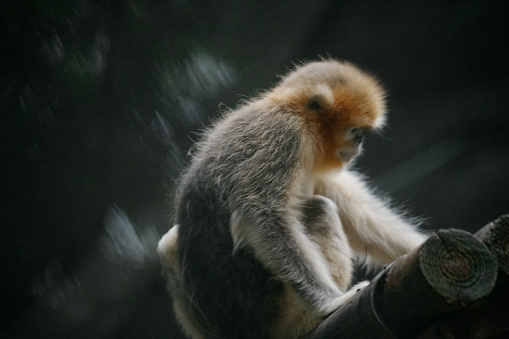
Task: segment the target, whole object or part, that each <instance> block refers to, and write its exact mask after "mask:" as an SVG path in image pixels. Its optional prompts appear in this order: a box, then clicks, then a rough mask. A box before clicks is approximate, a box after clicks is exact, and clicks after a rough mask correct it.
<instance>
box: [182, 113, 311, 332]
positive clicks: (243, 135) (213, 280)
mask: <svg viewBox="0 0 509 339" xmlns="http://www.w3.org/2000/svg"><path fill="white" fill-rule="evenodd" d="M300 124H301V122H300V121H299V119H298V118H296V117H295V116H289V115H288V114H285V113H281V112H278V111H277V110H276V111H273V112H267V111H261V110H260V109H259V108H258V107H257V106H256V105H253V104H251V105H248V106H246V107H244V108H242V109H241V110H240V111H235V112H233V113H231V115H230V116H227V117H226V118H224V119H223V120H221V121H220V122H219V123H217V124H216V125H215V126H214V128H213V129H212V130H210V131H209V132H208V133H207V135H206V138H205V139H204V140H203V141H202V142H201V144H200V145H199V149H198V151H197V153H196V155H195V156H194V157H193V160H192V163H191V165H190V167H189V169H188V171H187V172H186V173H185V174H184V177H183V179H182V181H181V184H180V186H179V188H178V192H177V197H176V201H177V203H176V220H175V223H177V224H179V225H180V227H179V241H178V243H179V257H180V263H181V274H182V281H183V285H184V289H185V291H186V293H187V295H188V296H189V300H188V302H189V303H190V304H189V306H190V309H191V310H192V313H193V314H192V318H194V322H195V323H197V325H198V326H199V327H201V328H202V329H205V331H204V333H205V334H206V335H207V336H210V337H214V336H217V337H229V338H236V337H238V338H249V337H253V338H259V337H268V336H269V333H268V332H267V331H268V329H270V328H271V321H273V320H274V319H276V318H277V316H278V314H279V313H280V312H281V311H282V310H280V309H279V305H278V303H279V300H280V298H281V296H282V294H283V293H284V288H285V287H284V284H283V283H282V282H280V281H279V280H278V279H276V278H275V277H274V276H273V274H271V273H270V272H269V271H268V270H267V269H266V268H265V267H263V265H262V264H261V263H260V262H259V261H258V260H256V259H255V257H254V254H253V253H252V252H251V251H250V250H249V248H247V247H240V248H235V246H234V242H233V240H232V235H231V232H230V218H231V215H232V213H233V211H234V210H236V209H243V208H245V206H246V205H253V206H254V205H256V210H257V211H260V212H259V213H262V214H263V213H265V214H267V215H270V214H277V213H279V212H280V211H281V210H282V209H283V204H282V202H284V200H285V199H286V198H285V197H284V192H286V191H288V189H287V187H285V185H288V180H286V182H284V181H282V180H280V178H284V177H291V176H292V175H293V172H294V170H295V167H296V166H297V163H298V161H299V159H298V158H297V154H299V152H298V148H299V145H300V141H299V139H298V137H297V135H298V130H299V129H301V128H302V126H301V125H300ZM282 164H284V165H282ZM246 210H249V208H246ZM251 217H252V218H254V219H255V218H257V217H260V218H267V216H266V215H259V216H256V215H252V216H251ZM253 227H256V225H253Z"/></svg>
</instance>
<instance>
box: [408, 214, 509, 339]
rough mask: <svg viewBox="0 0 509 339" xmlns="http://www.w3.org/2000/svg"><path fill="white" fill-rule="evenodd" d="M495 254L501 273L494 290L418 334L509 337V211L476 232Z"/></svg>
mask: <svg viewBox="0 0 509 339" xmlns="http://www.w3.org/2000/svg"><path fill="white" fill-rule="evenodd" d="M475 236H476V237H477V238H479V239H480V240H481V241H482V242H483V243H484V244H485V245H486V246H487V248H488V249H489V250H490V251H491V252H492V253H493V254H494V255H495V256H496V258H497V262H498V277H497V281H496V284H495V287H494V289H493V291H492V292H491V293H490V294H489V295H488V296H487V297H485V298H482V299H480V300H479V301H478V302H476V303H474V304H472V305H471V307H469V308H468V309H466V310H464V311H462V312H455V313H452V314H450V315H448V316H447V317H444V318H443V319H441V320H439V321H437V322H436V323H435V324H433V325H432V326H430V327H429V328H428V329H426V330H425V331H423V332H422V333H420V334H419V335H418V336H417V338H462V339H463V338H476V339H483V338H493V337H498V338H509V307H508V306H507V305H508V304H509V215H503V216H501V217H499V218H498V219H496V220H495V221H492V222H490V223H489V224H488V225H486V226H484V227H483V228H481V229H480V230H479V231H477V232H476V233H475Z"/></svg>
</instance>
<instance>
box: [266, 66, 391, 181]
mask: <svg viewBox="0 0 509 339" xmlns="http://www.w3.org/2000/svg"><path fill="white" fill-rule="evenodd" d="M272 93H274V95H275V96H276V97H275V98H276V99H277V100H279V101H280V102H281V101H282V102H283V104H284V105H287V107H288V108H289V111H290V112H291V113H293V114H298V115H300V116H302V117H303V118H304V119H305V121H306V126H309V128H310V130H311V132H312V133H313V137H314V139H315V140H316V145H317V153H318V154H317V155H316V156H315V171H317V172H322V171H327V170H332V169H337V168H340V167H342V166H343V165H344V164H345V163H348V162H349V161H351V160H352V159H353V158H355V157H356V156H357V155H358V154H360V152H361V145H362V141H363V138H364V136H365V134H366V133H367V132H369V131H371V130H374V129H378V128H380V127H382V126H383V124H384V121H385V100H384V97H385V93H384V90H383V89H382V87H381V86H380V85H379V84H378V82H377V80H376V79H375V78H373V77H372V76H371V75H369V74H367V73H364V72H362V71H361V70H359V69H358V68H356V67H355V66H353V65H352V64H349V63H343V62H339V61H336V60H324V61H319V62H312V63H308V64H305V65H303V66H300V67H297V68H296V69H295V70H294V71H293V72H291V73H290V74H288V75H287V76H286V77H284V78H283V79H282V81H281V82H280V84H279V85H278V86H277V87H276V88H275V89H274V91H273V92H272Z"/></svg>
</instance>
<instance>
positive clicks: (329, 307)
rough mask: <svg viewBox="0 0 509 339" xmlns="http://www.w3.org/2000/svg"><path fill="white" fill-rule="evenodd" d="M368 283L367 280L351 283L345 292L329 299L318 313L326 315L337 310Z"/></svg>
mask: <svg viewBox="0 0 509 339" xmlns="http://www.w3.org/2000/svg"><path fill="white" fill-rule="evenodd" d="M369 284H370V282H369V281H367V280H366V281H361V282H359V283H357V284H355V285H353V286H352V287H351V288H350V289H349V290H348V291H347V292H346V293H345V294H343V295H341V296H339V297H337V298H335V299H333V300H331V301H330V302H329V303H327V304H325V305H324V307H322V308H321V310H320V313H321V315H322V316H324V317H327V316H329V315H330V314H331V313H332V312H334V311H335V310H337V309H338V308H339V307H340V306H341V305H344V304H346V303H347V302H348V301H349V300H350V299H351V298H352V297H353V296H354V295H355V294H356V293H357V292H359V291H360V290H362V289H363V288H365V287H366V286H368V285H369Z"/></svg>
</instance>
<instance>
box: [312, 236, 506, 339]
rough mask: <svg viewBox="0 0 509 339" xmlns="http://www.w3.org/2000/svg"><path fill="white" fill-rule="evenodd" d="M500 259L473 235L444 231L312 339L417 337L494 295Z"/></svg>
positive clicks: (395, 266)
mask: <svg viewBox="0 0 509 339" xmlns="http://www.w3.org/2000/svg"><path fill="white" fill-rule="evenodd" d="M497 270H498V268H497V259H496V257H495V255H494V254H493V253H492V252H491V251H490V250H488V248H487V247H486V245H484V244H483V243H482V242H481V241H479V240H478V239H477V238H476V237H474V236H473V235H471V234H470V233H468V232H465V231H461V230H454V229H449V230H439V231H437V232H436V233H435V234H434V235H433V236H431V237H430V238H429V239H428V240H427V241H426V242H425V243H424V244H423V245H422V246H421V247H420V248H417V249H416V250H414V251H413V252H412V253H409V254H408V255H405V256H402V257H400V258H399V259H397V260H396V261H395V262H394V263H392V264H391V265H390V266H388V267H387V268H386V269H384V270H383V271H382V272H380V274H379V275H378V276H377V277H375V278H374V279H373V281H372V282H371V284H370V285H369V286H367V287H366V288H364V289H363V290H361V291H359V292H358V293H357V294H356V295H355V296H354V297H353V298H352V299H351V300H350V301H349V302H348V303H347V304H345V305H343V306H342V307H340V308H339V309H338V310H336V311H335V312H334V313H333V314H332V315H331V316H330V317H329V318H327V319H326V320H324V322H323V323H322V324H320V325H319V326H317V327H316V328H315V329H314V330H312V331H311V332H310V333H309V334H308V335H307V336H306V338H307V339H318V338H399V337H402V338H403V337H404V338H406V337H412V336H415V335H416V334H417V333H419V332H421V331H422V330H423V329H425V328H426V327H428V326H429V325H430V324H432V323H433V322H436V321H437V320H438V319H440V318H441V317H444V315H446V314H450V313H451V312H454V311H457V310H461V309H464V308H465V307H466V306H468V305H471V304H472V303H474V302H475V301H477V300H479V299H481V298H483V297H485V296H486V295H488V294H489V293H490V292H491V291H492V289H493V287H494V285H495V282H496V279H497Z"/></svg>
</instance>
